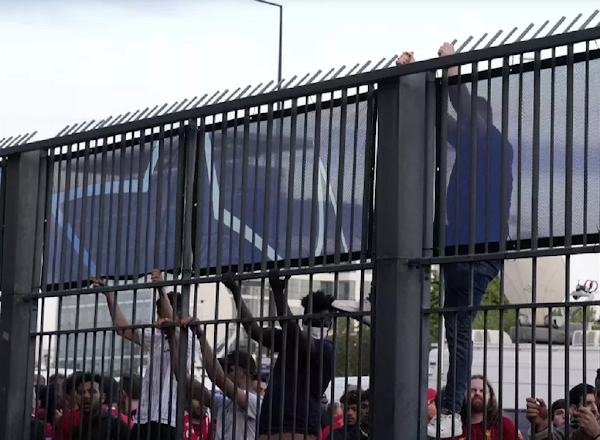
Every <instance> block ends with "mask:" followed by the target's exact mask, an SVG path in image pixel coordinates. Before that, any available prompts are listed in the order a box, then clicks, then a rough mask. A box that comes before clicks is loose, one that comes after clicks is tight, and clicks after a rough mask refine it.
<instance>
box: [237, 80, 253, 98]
mask: <svg viewBox="0 0 600 440" xmlns="http://www.w3.org/2000/svg"><path fill="white" fill-rule="evenodd" d="M250 87H252V85H251V84H248V85H247V86H246V88H245V89H244V90H242V91H241V92H240V94H239V95H237V96H236V97H235V99H242V96H244V95H245V94H246V92H247V91H248V90H250Z"/></svg>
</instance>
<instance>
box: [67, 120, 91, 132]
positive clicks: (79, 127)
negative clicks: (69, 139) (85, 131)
mask: <svg viewBox="0 0 600 440" xmlns="http://www.w3.org/2000/svg"><path fill="white" fill-rule="evenodd" d="M85 124H87V122H86V121H83V122H82V123H81V124H79V125H75V126H74V127H73V129H72V130H71V131H69V134H75V133H77V132H78V131H79V130H81V128H82V127H83V126H84V125H85Z"/></svg>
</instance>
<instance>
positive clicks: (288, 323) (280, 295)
mask: <svg viewBox="0 0 600 440" xmlns="http://www.w3.org/2000/svg"><path fill="white" fill-rule="evenodd" d="M269 284H270V285H271V290H272V291H273V297H274V298H275V308H276V309H277V315H278V316H293V314H292V312H291V310H290V308H289V306H288V303H287V301H286V299H285V287H286V285H287V279H284V280H282V279H281V278H280V277H279V275H278V274H277V272H274V273H273V274H271V276H270V277H269ZM280 323H281V327H283V328H287V334H286V338H287V342H288V344H295V343H296V340H298V352H299V353H306V352H307V351H308V350H310V354H311V356H315V355H316V354H317V349H316V347H315V344H314V343H313V338H312V337H311V336H310V335H309V334H307V333H306V332H304V331H302V329H301V328H300V326H299V325H298V320H296V319H289V320H288V319H286V320H282V321H280ZM292 346H293V345H292Z"/></svg>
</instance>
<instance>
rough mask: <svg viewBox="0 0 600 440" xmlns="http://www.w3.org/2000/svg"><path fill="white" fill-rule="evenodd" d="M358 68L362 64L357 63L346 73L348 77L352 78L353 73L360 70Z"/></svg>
mask: <svg viewBox="0 0 600 440" xmlns="http://www.w3.org/2000/svg"><path fill="white" fill-rule="evenodd" d="M358 66H360V63H356V64H355V65H354V67H353V68H352V69H350V70H348V71H347V72H346V76H350V75H352V73H353V72H354V71H355V70H356V69H358Z"/></svg>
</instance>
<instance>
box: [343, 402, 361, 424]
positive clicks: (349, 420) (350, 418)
mask: <svg viewBox="0 0 600 440" xmlns="http://www.w3.org/2000/svg"><path fill="white" fill-rule="evenodd" d="M357 416H358V407H357V405H355V404H349V405H344V417H345V420H346V425H348V426H349V427H352V426H356V422H357Z"/></svg>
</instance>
